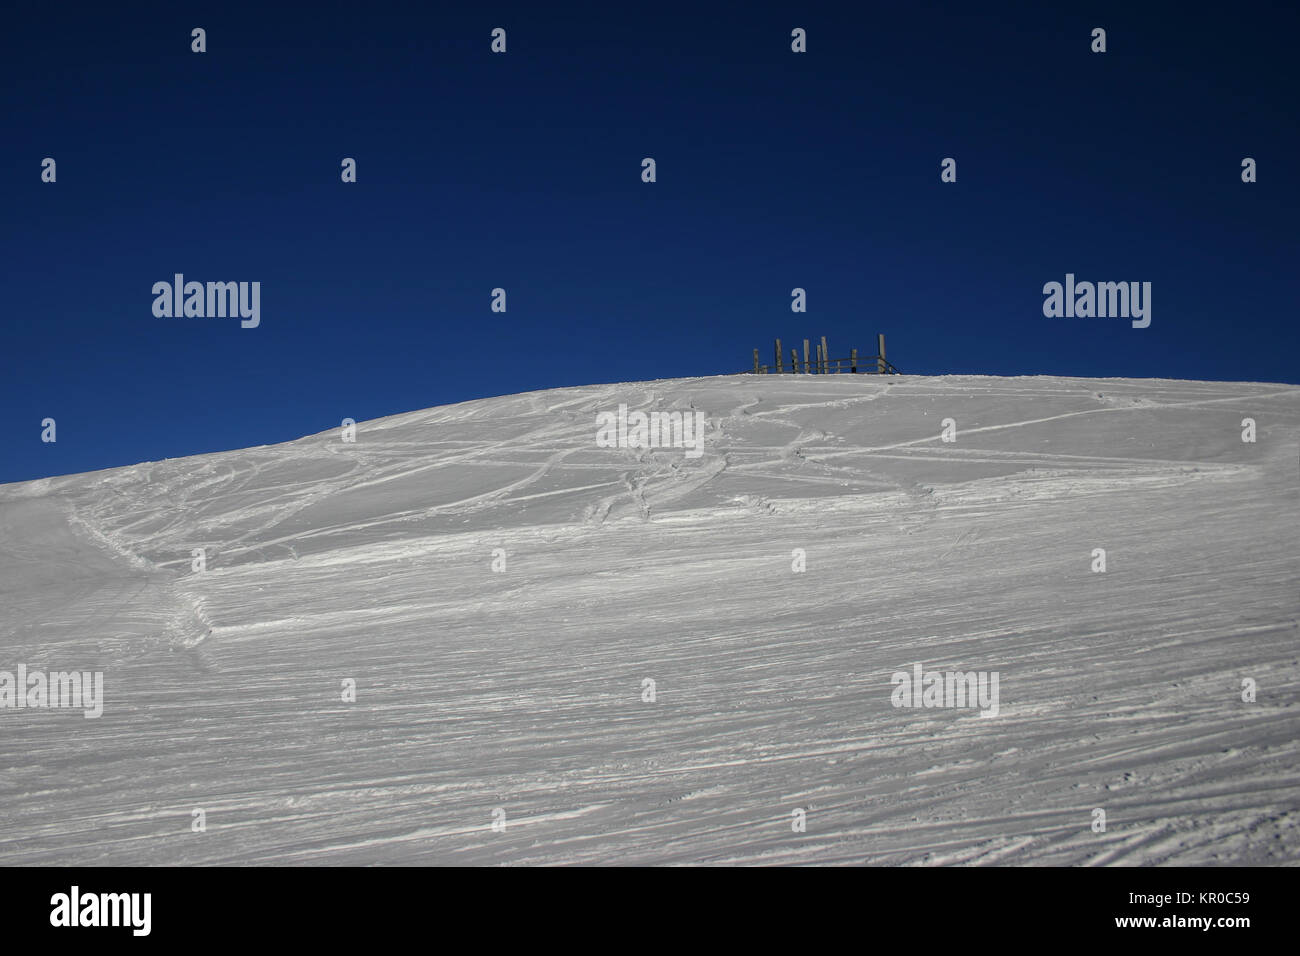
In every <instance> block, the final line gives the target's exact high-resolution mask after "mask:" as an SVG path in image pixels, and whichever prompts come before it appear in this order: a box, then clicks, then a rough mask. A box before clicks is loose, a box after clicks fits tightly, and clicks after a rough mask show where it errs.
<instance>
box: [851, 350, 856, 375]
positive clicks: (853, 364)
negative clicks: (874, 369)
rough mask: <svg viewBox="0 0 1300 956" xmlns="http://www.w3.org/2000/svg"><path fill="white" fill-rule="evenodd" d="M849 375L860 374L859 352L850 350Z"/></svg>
mask: <svg viewBox="0 0 1300 956" xmlns="http://www.w3.org/2000/svg"><path fill="white" fill-rule="evenodd" d="M849 374H850V375H857V374H858V350H857V349H849Z"/></svg>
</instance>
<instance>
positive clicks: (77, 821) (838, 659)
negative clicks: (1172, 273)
mask: <svg viewBox="0 0 1300 956" xmlns="http://www.w3.org/2000/svg"><path fill="white" fill-rule="evenodd" d="M620 404H626V405H627V406H628V407H629V408H630V409H635V410H643V411H651V410H663V411H680V412H684V413H689V412H695V411H702V412H703V413H704V415H705V418H704V421H705V423H706V428H705V435H704V445H703V453H702V454H700V455H699V456H698V457H688V456H687V455H686V454H684V453H683V452H682V451H680V450H675V449H671V448H657V449H645V448H628V447H621V448H608V447H600V446H599V445H598V444H597V442H596V440H595V436H596V421H597V416H598V415H599V414H601V413H602V412H604V413H609V412H613V411H615V410H616V409H617V408H618V406H619V405H620ZM343 414H346V410H341V412H340V418H341V417H342V415H343ZM1245 418H1251V419H1253V420H1254V421H1255V422H1256V423H1257V425H1256V427H1257V435H1256V440H1255V441H1254V442H1246V441H1243V440H1242V434H1243V428H1244V426H1243V424H1242V421H1243V419H1245ZM945 419H952V426H951V427H950V428H949V434H950V436H951V435H952V434H953V430H954V429H955V440H953V441H944V440H942V439H941V437H940V434H941V430H942V429H943V428H944V420H945ZM1298 425H1300V387H1295V386H1282V385H1267V384H1240V383H1208V382H1183V381H1158V380H1082V379H1064V378H1047V377H1033V378H1013V379H1003V378H988V377H973V376H972V377H965V376H948V377H940V378H922V377H911V376H909V377H899V378H889V377H876V376H848V375H841V376H737V377H723V378H705V379H688V380H673V381H661V382H649V383H640V384H627V385H609V386H591V387H585V388H569V389H555V390H550V391H544V392H536V393H529V394H523V395H514V396H509V397H504V398H497V399H488V400H481V401H474V402H466V403H463V404H460V405H453V406H448V407H442V408H434V409H430V410H427V411H421V412H413V413H410V414H405V415H397V416H393V417H390V418H385V419H380V420H376V421H372V422H363V423H361V424H360V425H358V426H357V431H356V441H355V442H354V443H349V442H344V441H343V440H341V437H340V431H339V429H337V428H334V429H331V430H330V431H327V432H322V433H321V434H318V435H314V436H311V437H308V438H303V439H300V440H298V441H294V442H289V443H286V444H282V445H275V446H264V447H259V448H250V449H246V450H242V451H236V452H227V453H221V454H211V455H202V456H197V457H193V458H186V459H178V460H169V461H164V462H154V463H148V464H142V465H136V466H134V467H129V468H119V469H113V470H110V471H103V472H96V473H91V474H85V475H75V476H68V477H63V478H55V479H45V480H41V481H34V482H25V483H21V484H12V485H4V486H0V600H2V607H0V671H10V672H13V671H15V669H16V667H17V666H18V665H19V664H22V665H24V666H25V667H26V668H27V669H29V670H32V671H36V670H44V671H49V672H54V671H65V670H73V669H75V670H77V671H81V672H103V674H104V709H103V714H102V716H100V717H98V718H97V719H86V718H85V717H84V716H83V714H82V713H81V712H80V711H76V710H68V709H54V708H40V707H24V708H5V707H0V864H77V865H93V864H114V865H117V864H236V863H238V864H263V863H277V864H322V863H329V864H369V863H404V864H405V863H421V864H423V863H467V864H498V863H509V864H528V863H872V864H936V863H938V864H942V863H1046V864H1114V863H1128V864H1132V863H1176V864H1216V863H1220V864H1228V863H1230V864H1259V863H1282V862H1294V861H1295V860H1296V859H1297V849H1298V848H1300V830H1298V829H1297V826H1296V823H1297V811H1296V800H1297V795H1298V794H1300V707H1298V706H1297V690H1298V689H1300V641H1298V638H1300V631H1298V630H1297V619H1298V618H1300V558H1298V557H1297V548H1296V544H1297V529H1298V527H1300V525H1298V523H1297V518H1298V517H1300V448H1298V445H1297V436H1298V435H1300V428H1298V427H1297V426H1298ZM199 549H201V550H202V554H203V559H204V562H205V568H204V569H203V570H200V571H196V570H194V568H195V566H196V564H195V562H196V557H195V552H196V551H197V550H199ZM1099 549H1100V550H1104V552H1105V570H1104V571H1100V570H1097V568H1098V564H1097V560H1098V559H1097V555H1098V550H1099ZM800 567H802V569H803V570H797V568H800ZM917 665H920V667H921V668H922V669H923V671H924V672H929V671H936V672H949V671H980V672H986V673H987V672H996V673H997V674H999V675H1000V683H999V690H1000V706H999V708H998V713H997V716H996V717H992V716H989V717H983V716H981V714H980V712H979V711H978V710H975V709H972V708H970V707H965V708H962V707H928V708H927V707H898V706H895V703H896V700H895V699H894V695H893V691H894V690H895V687H894V685H893V684H892V683H891V679H892V677H893V675H895V674H896V673H898V672H911V671H912V669H913V668H914V666H917ZM350 684H354V686H355V701H351V700H347V699H345V697H347V696H348V694H347V688H348V686H349V685H350ZM1251 688H1253V692H1252V690H1251ZM1252 696H1253V698H1254V699H1253V700H1251V699H1249V698H1251V697H1252ZM1098 810H1100V811H1103V812H1104V824H1105V825H1104V828H1099V826H1098V821H1099V819H1101V818H1100V817H1099V816H1098V814H1097V811H1098ZM200 811H201V813H200ZM800 814H802V817H801V816H800ZM801 819H802V822H803V829H802V832H801V831H800V827H799V823H800V820H801ZM199 821H201V822H202V827H200V825H199ZM494 823H495V824H496V826H495V827H494Z"/></svg>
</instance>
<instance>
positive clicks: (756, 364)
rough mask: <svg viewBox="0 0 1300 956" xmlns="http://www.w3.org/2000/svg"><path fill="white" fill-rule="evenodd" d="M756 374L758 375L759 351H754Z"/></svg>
mask: <svg viewBox="0 0 1300 956" xmlns="http://www.w3.org/2000/svg"><path fill="white" fill-rule="evenodd" d="M754 374H755V375H757V374H758V349H754Z"/></svg>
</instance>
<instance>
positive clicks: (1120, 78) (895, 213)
mask: <svg viewBox="0 0 1300 956" xmlns="http://www.w3.org/2000/svg"><path fill="white" fill-rule="evenodd" d="M946 6H949V5H923V4H912V3H905V4H887V5H885V4H862V3H852V4H850V3H843V4H834V5H829V4H828V5H823V4H809V3H805V2H799V3H785V4H769V3H744V4H740V3H737V4H728V5H726V6H725V7H722V6H720V5H719V6H701V5H694V4H692V5H681V6H675V5H672V4H667V3H648V4H634V3H617V4H610V3H593V4H587V5H582V6H578V5H570V4H564V3H536V2H533V3H528V4H521V5H518V6H508V5H503V4H461V5H457V4H451V5H442V4H434V3H409V4H388V3H383V2H364V3H356V4H353V3H347V4H341V3H330V2H313V3H310V4H275V3H266V4H249V5H244V4H239V3H230V2H221V3H211V4H207V3H201V4H189V3H183V2H171V3H165V4H156V5H154V4H138V3H133V4H125V5H116V4H111V5H110V4H98V3H96V4H56V5H44V4H24V5H21V6H11V7H10V8H9V9H8V10H7V11H6V14H5V20H4V24H3V38H2V39H0V54H2V55H0V117H2V118H3V125H2V126H0V129H3V133H4V138H3V149H2V150H0V202H2V203H3V222H4V225H3V227H2V228H0V262H2V263H3V268H2V269H0V281H2V282H3V294H4V314H3V320H2V324H0V336H2V337H3V338H2V340H0V346H2V354H3V360H2V361H0V372H2V373H3V377H2V379H0V413H2V414H3V422H4V429H5V431H4V440H3V442H2V443H0V448H3V451H2V452H0V481H13V480H21V479H27V478H35V477H41V476H46V475H54V474H63V473H68V472H75V471H85V470H91V469H97V468H105V467H110V466H114V465H124V464H131V463H135V462H139V461H144V460H151V459H159V458H163V457H175V456H179V455H187V454H195V453H200V452H207V451H216V450H221V449H227V448H237V447H243V446H248V445H256V444H263V443H270V442H276V441H283V440H287V439H291V438H296V437H299V436H301V435H304V434H308V433H311V432H316V431H320V430H322V429H325V428H329V427H333V426H337V425H338V423H339V421H340V420H341V419H342V418H344V417H351V418H354V419H356V420H358V421H362V420H364V419H367V418H373V417H376V416H381V415H387V414H393V413H396V412H403V411H410V410H414V409H419V408H425V407H428V406H431V405H438V404H443V403H447V402H455V401H461V400H465V399H470V398H477V397H481V396H487V395H499V394H506V393H511V392H518V391H525V390H529V389H535V388H545V387H548V386H558V385H577V384H586V383H592V382H610V381H628V380H639V379H651V378H664V377H673V376H687V375H704V374H713V373H718V372H729V371H739V370H742V369H744V368H746V367H748V365H749V364H750V361H751V359H750V354H751V349H752V348H754V347H755V346H757V347H759V348H760V349H761V350H762V351H761V354H762V355H763V357H764V359H765V360H766V359H767V358H768V356H769V354H770V351H771V341H772V338H773V337H774V336H776V335H780V336H781V337H782V338H783V339H785V340H786V342H787V347H788V345H789V344H792V343H793V342H794V341H796V340H801V339H802V338H803V337H804V336H808V337H815V336H819V335H826V336H827V337H828V338H829V340H830V342H831V344H832V350H833V352H834V353H835V354H837V355H838V354H840V353H847V350H848V348H849V347H850V346H857V347H858V348H859V349H860V350H862V351H863V352H871V351H874V349H873V345H874V340H875V333H876V332H878V331H879V332H884V333H886V335H887V336H888V345H889V353H890V358H891V359H893V360H894V362H895V363H896V364H897V365H898V366H899V367H900V368H902V369H903V370H904V371H905V372H916V373H926V374H938V373H945V372H973V373H987V374H1034V373H1050V374H1066V375H1086V376H1138V377H1174V378H1205V379H1238V380H1250V381H1286V382H1298V381H1300V360H1298V359H1297V355H1296V351H1295V347H1296V344H1297V339H1300V336H1297V335H1295V334H1294V333H1293V327H1294V324H1295V322H1296V320H1297V312H1296V308H1295V306H1296V303H1297V301H1298V299H1300V278H1298V277H1297V272H1298V271H1300V270H1298V269H1297V253H1298V252H1300V244H1298V243H1297V225H1296V213H1297V209H1298V208H1300V203H1297V191H1298V187H1297V177H1298V176H1300V135H1298V134H1297V113H1296V110H1297V102H1298V101H1300V97H1298V96H1297V93H1298V92H1300V84H1298V83H1297V82H1296V77H1297V69H1296V67H1295V66H1294V63H1295V61H1296V53H1295V49H1294V44H1295V42H1296V37H1297V35H1300V29H1298V28H1300V14H1297V12H1296V11H1295V9H1294V8H1295V5H1294V4H1277V5H1271V4H1262V5H1260V4H1252V5H1250V6H1249V7H1232V6H1222V7H1205V8H1198V7H1197V6H1196V5H1194V4H1186V3H1170V4H1146V3H1142V4H1135V3H1131V2H1125V3H1071V4H1064V5H1063V4H1046V3H1026V4H990V5H988V6H987V8H985V9H982V10H977V9H976V6H977V5H975V4H970V3H960V4H951V5H950V6H951V7H953V8H955V9H957V10H959V11H960V12H951V11H950V10H948V9H946ZM1134 8H1141V9H1134ZM1288 8H1290V9H1288ZM195 26H201V27H204V28H205V29H206V30H207V39H208V52H206V53H204V54H195V53H191V52H190V30H191V29H192V28H193V27H195ZM497 26H500V27H504V28H505V29H506V30H507V32H508V44H509V48H508V52H507V53H506V54H505V55H503V56H502V55H493V54H492V53H490V51H489V42H490V32H491V30H492V28H494V27H497ZM796 26H799V27H803V28H805V29H806V30H807V31H808V38H809V39H808V45H809V52H808V53H806V54H803V55H796V54H794V53H792V52H790V30H791V29H792V28H793V27H796ZM1095 26H1102V27H1104V28H1106V30H1107V33H1108V47H1109V50H1108V52H1107V53H1105V54H1104V55H1096V54H1092V53H1091V52H1090V51H1089V44H1090V32H1091V29H1092V28H1093V27H1095ZM46 156H51V157H53V158H55V160H56V161H57V163H58V182H57V183H55V184H52V185H51V184H46V183H42V182H41V181H40V163H41V160H42V159H43V158H44V157H46ZM345 156H351V157H355V158H356V159H357V161H358V174H359V175H358V179H359V181H358V182H357V183H356V184H351V185H345V184H343V183H341V182H340V180H339V172H340V167H339V163H340V161H341V159H342V158H343V157H345ZM646 156H652V157H654V158H655V159H656V160H657V162H658V182H657V183H654V184H645V183H642V182H641V178H640V174H641V165H640V164H641V160H642V158H643V157H646ZM946 156H952V157H954V158H956V159H957V162H958V182H957V183H956V184H944V183H941V182H940V180H939V164H940V160H941V159H942V158H944V157H946ZM1245 156H1251V157H1254V158H1255V159H1256V160H1257V161H1258V163H1259V182H1257V183H1255V184H1251V185H1247V184H1243V183H1242V182H1241V179H1240V162H1241V159H1242V158H1243V157H1245ZM175 272H182V273H184V274H185V276H186V278H187V279H194V280H199V281H207V280H222V281H224V280H244V281H251V280H258V281H260V282H261V283H262V324H261V327H260V328H257V329H251V330H245V329H241V328H240V327H239V323H238V320H235V319H216V318H209V319H198V318H189V319H186V318H155V317H154V316H153V314H152V303H153V295H152V293H151V291H150V289H151V286H152V285H153V283H154V282H156V281H159V280H170V279H171V277H172V275H173V273H175ZM1066 272H1074V273H1076V275H1078V277H1079V278H1080V279H1091V280H1094V281H1096V280H1108V281H1111V280H1113V281H1119V280H1130V281H1132V280H1137V281H1150V282H1151V283H1152V284H1153V312H1152V315H1153V320H1152V324H1151V327H1150V328H1148V329H1144V330H1138V329H1133V328H1131V327H1130V325H1129V323H1128V322H1127V321H1126V320H1123V319H1099V318H1092V319H1081V318H1073V319H1048V318H1044V316H1043V314H1042V301H1043V296H1042V291H1041V290H1042V286H1043V283H1045V282H1048V281H1052V280H1056V281H1061V280H1062V279H1063V278H1064V275H1065V273H1066ZM496 286H501V287H504V288H505V289H506V290H507V295H508V308H509V311H508V312H507V313H505V314H504V315H501V314H495V313H492V312H491V311H490V310H489V303H490V292H491V290H492V288H494V287H496ZM795 286H801V287H803V288H805V289H807V291H808V306H809V311H808V313H807V314H806V315H795V314H793V313H791V311H790V305H789V303H790V290H791V289H792V288H793V287H795ZM47 416H48V417H53V418H55V419H56V420H57V422H58V442H57V444H54V445H47V444H43V443H42V442H41V441H40V421H41V419H42V418H45V417H47Z"/></svg>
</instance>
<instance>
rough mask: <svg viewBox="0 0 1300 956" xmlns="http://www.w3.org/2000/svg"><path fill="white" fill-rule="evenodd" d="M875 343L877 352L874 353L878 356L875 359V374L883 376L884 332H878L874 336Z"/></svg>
mask: <svg viewBox="0 0 1300 956" xmlns="http://www.w3.org/2000/svg"><path fill="white" fill-rule="evenodd" d="M876 343H877V345H878V351H877V352H876V355H877V356H879V357H878V358H877V359H876V374H878V375H884V374H885V333H884V332H880V333H878V334H877V335H876Z"/></svg>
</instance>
